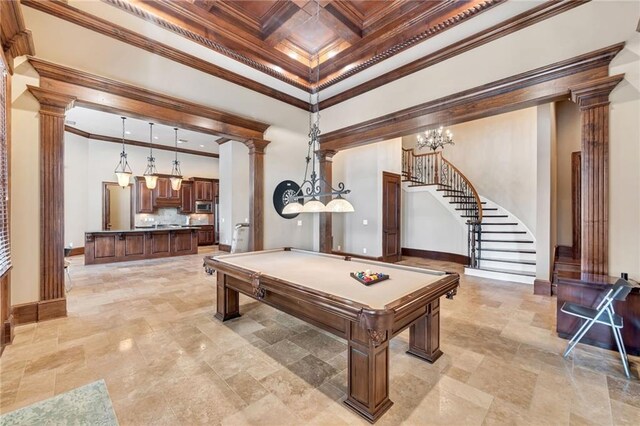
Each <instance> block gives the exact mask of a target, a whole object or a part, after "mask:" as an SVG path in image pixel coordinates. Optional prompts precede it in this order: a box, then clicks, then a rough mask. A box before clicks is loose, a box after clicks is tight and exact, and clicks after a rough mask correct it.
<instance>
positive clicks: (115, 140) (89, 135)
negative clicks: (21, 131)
mask: <svg viewBox="0 0 640 426" xmlns="http://www.w3.org/2000/svg"><path fill="white" fill-rule="evenodd" d="M64 131H65V132H69V133H73V134H75V135H78V136H82V137H83V138H87V139H93V140H96V141H102V142H113V143H122V138H114V137H112V136H105V135H96V134H95V133H89V132H85V131H84V130H80V129H78V128H77V127H72V126H64ZM124 143H125V145H131V146H139V147H142V148H153V149H159V150H161V151H171V152H175V151H178V152H179V153H181V154H191V155H199V156H201V157H210V158H220V155H219V154H215V153H212V152H202V151H197V150H195V149H186V148H177V149H176V148H174V147H172V146H166V145H160V144H155V143H154V144H153V145H152V144H150V143H149V142H142V141H134V140H132V139H125V140H124Z"/></svg>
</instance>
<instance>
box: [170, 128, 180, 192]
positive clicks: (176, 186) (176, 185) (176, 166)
mask: <svg viewBox="0 0 640 426" xmlns="http://www.w3.org/2000/svg"><path fill="white" fill-rule="evenodd" d="M173 130H175V132H176V142H175V147H176V151H175V152H176V157H175V160H173V169H171V177H170V178H169V180H171V189H173V190H174V191H180V187H181V186H182V172H181V171H180V162H179V161H178V128H177V127H174V128H173Z"/></svg>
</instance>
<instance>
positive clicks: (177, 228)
mask: <svg viewBox="0 0 640 426" xmlns="http://www.w3.org/2000/svg"><path fill="white" fill-rule="evenodd" d="M203 226H206V225H203ZM190 229H196V230H198V229H200V226H198V225H190V226H164V227H158V228H156V227H149V228H135V229H111V230H108V231H90V232H85V234H122V233H132V232H166V231H180V230H185V231H186V230H190Z"/></svg>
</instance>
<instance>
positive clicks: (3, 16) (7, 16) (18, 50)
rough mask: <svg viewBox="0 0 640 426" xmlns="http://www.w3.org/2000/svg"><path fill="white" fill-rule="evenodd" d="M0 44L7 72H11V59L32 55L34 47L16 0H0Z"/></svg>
mask: <svg viewBox="0 0 640 426" xmlns="http://www.w3.org/2000/svg"><path fill="white" fill-rule="evenodd" d="M0 27H2V31H0V45H2V49H1V50H2V56H3V62H4V63H5V64H6V65H7V68H8V71H9V74H13V60H14V59H15V58H17V57H19V56H23V55H34V54H35V47H34V45H33V37H32V35H31V31H30V30H28V29H27V27H26V26H25V24H24V16H23V15H22V10H21V9H20V2H19V1H18V0H3V1H0Z"/></svg>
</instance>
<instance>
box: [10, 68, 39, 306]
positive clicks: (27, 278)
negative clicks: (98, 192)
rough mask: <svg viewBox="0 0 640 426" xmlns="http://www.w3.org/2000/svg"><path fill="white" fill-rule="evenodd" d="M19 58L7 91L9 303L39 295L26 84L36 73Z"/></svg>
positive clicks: (34, 118) (31, 107) (30, 100)
mask: <svg viewBox="0 0 640 426" xmlns="http://www.w3.org/2000/svg"><path fill="white" fill-rule="evenodd" d="M22 62H23V59H19V60H18V61H16V64H18V65H17V66H16V67H15V70H14V71H15V73H14V75H13V78H12V79H11V80H12V86H11V95H12V111H11V197H12V199H11V258H12V259H11V260H12V263H13V269H12V272H11V303H12V304H14V305H15V304H18V303H26V302H31V301H34V300H38V298H39V295H40V290H39V285H38V283H39V281H40V173H39V170H40V162H39V158H40V156H39V135H40V127H39V123H40V122H39V120H38V111H39V110H40V105H39V104H38V101H36V100H35V98H34V97H33V96H32V95H31V94H30V93H29V92H27V88H26V85H27V84H30V85H36V86H37V85H38V84H39V79H38V75H37V74H36V73H35V72H34V71H33V69H32V68H31V67H30V66H29V65H28V64H25V63H22Z"/></svg>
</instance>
